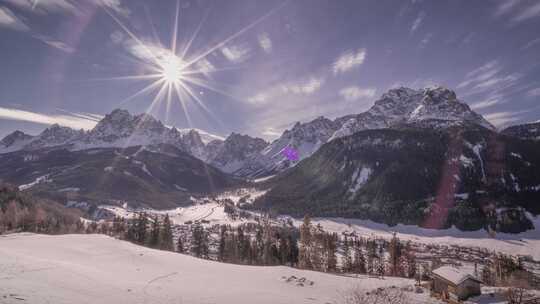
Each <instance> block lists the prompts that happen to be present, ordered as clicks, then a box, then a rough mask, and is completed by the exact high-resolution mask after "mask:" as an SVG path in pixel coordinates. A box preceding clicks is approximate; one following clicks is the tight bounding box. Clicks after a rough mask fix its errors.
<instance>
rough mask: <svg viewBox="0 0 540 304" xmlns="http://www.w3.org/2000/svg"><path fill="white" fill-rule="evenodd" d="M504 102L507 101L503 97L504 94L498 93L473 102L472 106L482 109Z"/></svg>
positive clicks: (472, 107)
mask: <svg viewBox="0 0 540 304" xmlns="http://www.w3.org/2000/svg"><path fill="white" fill-rule="evenodd" d="M504 102H505V101H504V99H502V96H501V95H498V94H496V95H492V96H489V97H488V98H487V99H486V100H484V101H480V102H477V103H473V104H471V105H470V106H471V109H473V110H480V109H484V108H489V107H492V106H494V105H497V104H500V103H504Z"/></svg>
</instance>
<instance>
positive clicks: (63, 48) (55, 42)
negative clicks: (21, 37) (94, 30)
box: [33, 35, 75, 53]
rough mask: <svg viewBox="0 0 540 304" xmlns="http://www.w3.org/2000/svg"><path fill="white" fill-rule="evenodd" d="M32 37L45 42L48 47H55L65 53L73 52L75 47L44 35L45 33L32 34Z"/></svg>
mask: <svg viewBox="0 0 540 304" xmlns="http://www.w3.org/2000/svg"><path fill="white" fill-rule="evenodd" d="M33 37H34V38H36V39H38V40H40V41H41V42H43V43H45V44H46V45H48V46H50V47H53V48H55V49H58V50H60V51H62V52H65V53H73V52H75V48H73V47H71V46H69V45H67V44H66V43H64V42H62V41H60V40H56V39H54V38H51V37H49V36H45V35H34V36H33Z"/></svg>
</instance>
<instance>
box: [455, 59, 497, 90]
mask: <svg viewBox="0 0 540 304" xmlns="http://www.w3.org/2000/svg"><path fill="white" fill-rule="evenodd" d="M500 69H501V68H500V64H499V62H498V61H497V60H493V61H490V62H488V63H486V64H484V65H482V66H481V67H478V68H476V69H474V70H472V71H470V72H469V73H467V75H465V80H464V81H462V82H461V83H459V84H458V85H457V88H458V89H460V88H464V87H467V86H470V85H471V84H473V83H475V82H482V81H485V80H487V79H490V78H491V77H493V76H495V75H496V74H497V73H499V71H500Z"/></svg>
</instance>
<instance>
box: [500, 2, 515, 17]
mask: <svg viewBox="0 0 540 304" xmlns="http://www.w3.org/2000/svg"><path fill="white" fill-rule="evenodd" d="M520 1H521V0H505V1H500V3H499V5H497V7H496V8H495V16H496V17H498V16H502V15H505V14H508V13H510V12H511V11H512V10H513V9H514V8H515V7H517V5H518V4H519V2H520Z"/></svg>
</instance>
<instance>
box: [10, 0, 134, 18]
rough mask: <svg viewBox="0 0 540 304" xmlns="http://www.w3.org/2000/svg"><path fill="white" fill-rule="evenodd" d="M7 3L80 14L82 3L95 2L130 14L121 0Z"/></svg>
mask: <svg viewBox="0 0 540 304" xmlns="http://www.w3.org/2000/svg"><path fill="white" fill-rule="evenodd" d="M4 1H6V2H7V3H9V4H11V5H13V6H15V7H17V8H19V9H22V10H26V11H28V12H32V13H37V14H56V13H60V14H78V13H79V12H80V6H78V5H77V4H80V3H90V4H95V5H98V6H101V7H104V8H108V9H111V10H113V11H115V12H116V13H118V14H120V15H123V16H125V17H127V16H129V14H130V10H129V9H127V8H125V7H123V6H122V3H121V1H120V0H87V1H79V0H4Z"/></svg>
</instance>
